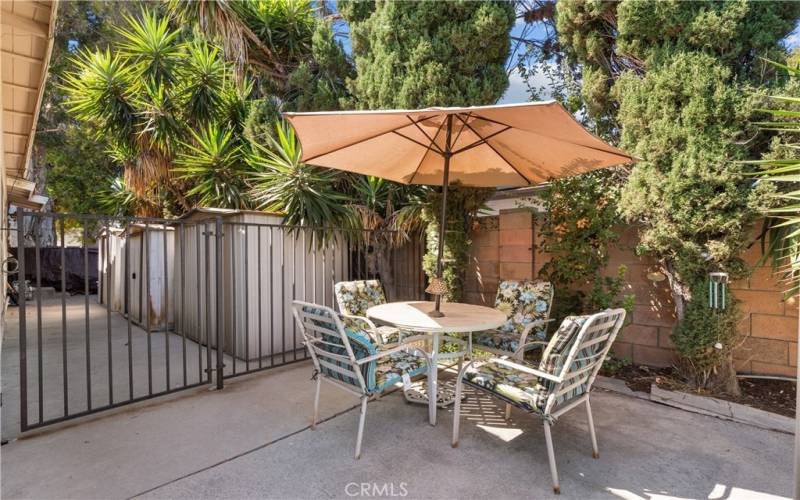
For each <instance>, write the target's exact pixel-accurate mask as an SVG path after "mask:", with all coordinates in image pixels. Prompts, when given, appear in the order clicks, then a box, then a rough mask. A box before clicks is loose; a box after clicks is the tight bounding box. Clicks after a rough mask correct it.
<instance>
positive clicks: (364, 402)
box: [356, 396, 369, 460]
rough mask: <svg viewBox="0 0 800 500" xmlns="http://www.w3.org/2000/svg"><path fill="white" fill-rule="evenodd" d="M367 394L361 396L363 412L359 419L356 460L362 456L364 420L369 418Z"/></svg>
mask: <svg viewBox="0 0 800 500" xmlns="http://www.w3.org/2000/svg"><path fill="white" fill-rule="evenodd" d="M367 401H369V398H368V397H367V396H361V414H360V417H359V420H358V435H357V436H356V460H358V459H359V458H361V439H362V438H363V437H364V420H366V418H367Z"/></svg>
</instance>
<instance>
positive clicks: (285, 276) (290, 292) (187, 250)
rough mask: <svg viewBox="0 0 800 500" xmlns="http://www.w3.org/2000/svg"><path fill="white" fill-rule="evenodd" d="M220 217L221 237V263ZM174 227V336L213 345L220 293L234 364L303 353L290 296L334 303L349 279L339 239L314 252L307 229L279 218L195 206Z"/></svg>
mask: <svg viewBox="0 0 800 500" xmlns="http://www.w3.org/2000/svg"><path fill="white" fill-rule="evenodd" d="M217 217H220V219H221V221H222V235H223V236H222V238H223V240H222V255H221V258H220V259H219V261H218V260H217V259H216V248H215V243H216V240H215V225H216V218H217ZM181 223H182V224H181ZM174 227H175V230H176V237H175V238H176V239H175V241H176V244H175V258H174V264H173V266H172V267H173V268H174V269H175V278H174V285H173V287H172V288H173V290H175V291H176V295H175V297H174V300H175V307H176V311H177V312H176V333H179V334H183V333H184V332H185V333H186V336H187V338H191V339H193V340H195V341H198V342H201V343H204V344H205V343H207V342H209V340H210V345H211V346H212V347H216V342H215V338H214V332H215V331H216V330H215V321H216V318H217V316H216V311H217V297H218V296H219V297H220V302H221V304H222V314H221V318H220V320H221V324H222V330H223V335H224V339H225V340H224V343H225V351H226V352H227V353H229V354H231V355H234V356H235V357H236V358H239V359H249V360H256V359H258V358H266V357H269V356H273V355H277V354H283V353H286V352H291V351H294V350H300V349H302V348H303V346H302V336H301V335H300V334H299V332H297V331H296V326H295V324H294V321H293V319H292V314H291V301H292V299H293V298H297V299H305V300H309V301H316V302H319V303H325V304H327V305H330V306H332V305H333V302H334V299H333V283H334V282H335V281H339V280H342V279H344V278H345V277H346V276H348V275H349V259H348V258H347V257H346V255H345V251H344V246H343V243H342V242H341V241H339V242H337V243H336V244H331V245H328V246H326V247H325V248H319V247H317V246H316V245H313V243H314V241H313V236H312V235H311V233H310V232H309V231H295V230H292V228H290V227H287V226H285V225H283V216H282V215H280V214H271V213H265V212H257V211H249V210H226V209H208V208H198V209H195V210H193V211H191V212H189V213H188V214H186V215H185V216H183V217H182V218H181V219H180V222H179V223H178V224H177V225H175V226H174ZM218 262H219V264H220V265H221V267H220V270H219V275H220V276H221V283H219V284H218V283H217V273H216V269H217V263H218ZM209 326H210V328H209ZM209 332H210V339H209ZM234 339H235V341H234Z"/></svg>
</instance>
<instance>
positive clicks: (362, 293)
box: [334, 280, 386, 316]
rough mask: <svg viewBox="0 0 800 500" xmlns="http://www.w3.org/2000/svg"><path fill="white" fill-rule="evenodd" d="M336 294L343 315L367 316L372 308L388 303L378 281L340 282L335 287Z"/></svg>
mask: <svg viewBox="0 0 800 500" xmlns="http://www.w3.org/2000/svg"><path fill="white" fill-rule="evenodd" d="M334 293H335V294H336V302H337V303H338V304H339V312H341V313H342V314H350V315H353V316H366V314H367V309H369V308H370V307H372V306H377V305H380V304H385V303H386V296H385V295H384V294H383V287H382V286H381V282H380V281H378V280H361V281H340V282H339V283H336V285H335V286H334Z"/></svg>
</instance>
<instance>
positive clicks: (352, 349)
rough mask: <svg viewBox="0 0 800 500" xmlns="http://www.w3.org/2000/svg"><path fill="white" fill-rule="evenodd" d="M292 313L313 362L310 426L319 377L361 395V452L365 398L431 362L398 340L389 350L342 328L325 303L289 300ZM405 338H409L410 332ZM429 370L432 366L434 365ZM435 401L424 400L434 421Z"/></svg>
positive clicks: (427, 367) (422, 371) (420, 371)
mask: <svg viewBox="0 0 800 500" xmlns="http://www.w3.org/2000/svg"><path fill="white" fill-rule="evenodd" d="M292 314H293V315H294V318H295V321H297V324H298V326H299V327H300V332H301V333H302V335H303V343H304V344H305V346H306V347H307V348H308V352H309V354H310V355H311V359H312V361H313V362H314V377H313V378H314V380H316V383H317V387H316V392H315V395H314V414H313V416H312V421H311V428H312V429H314V428H315V427H316V425H317V419H318V417H319V391H320V385H321V383H322V381H323V380H325V381H326V382H329V383H331V384H332V385H334V386H336V387H338V388H340V389H343V390H345V391H347V392H349V393H351V394H355V395H357V396H358V397H359V398H360V399H361V413H360V419H359V422H358V435H357V437H356V453H355V457H356V459H358V458H359V457H360V456H361V438H362V436H363V434H364V420H365V418H366V415H367V401H369V400H370V399H371V398H373V397H377V396H378V395H380V394H381V393H382V392H384V391H386V390H388V389H390V388H392V387H393V386H394V385H395V384H396V383H397V382H400V381H402V382H403V385H404V386H408V385H409V384H410V380H411V377H414V376H417V375H422V374H427V375H429V370H430V368H431V367H432V366H433V364H432V363H431V362H430V359H429V357H428V355H427V354H426V353H425V352H423V351H420V350H419V349H417V348H416V347H414V346H411V345H405V344H401V345H398V346H396V347H394V348H392V349H386V350H378V346H377V345H376V344H375V343H374V342H373V341H372V339H371V338H370V337H369V336H368V335H367V332H366V331H365V330H354V329H352V328H349V327H345V325H344V323H343V322H342V319H341V318H340V316H339V315H338V314H337V313H336V312H335V311H334V310H333V309H331V308H329V307H325V306H321V305H317V304H310V303H308V302H301V301H299V300H296V301H294V302H293V303H292ZM411 340H412V341H413V340H415V338H414V337H411ZM434 369H435V367H434ZM434 403H435V401H434V402H433V403H431V404H429V405H428V416H429V419H430V420H431V422H433V421H434V412H435V407H434V406H433V404H434Z"/></svg>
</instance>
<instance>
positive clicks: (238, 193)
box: [175, 124, 250, 208]
mask: <svg viewBox="0 0 800 500" xmlns="http://www.w3.org/2000/svg"><path fill="white" fill-rule="evenodd" d="M191 135H192V138H193V139H194V144H193V143H189V142H184V143H183V144H182V146H183V148H184V150H183V151H182V152H181V153H179V154H178V156H177V157H176V158H175V164H176V165H177V168H175V172H177V173H178V174H179V178H180V179H182V180H185V181H188V182H189V184H190V185H191V186H193V187H192V188H191V189H189V191H188V192H187V193H186V194H187V195H189V196H197V197H198V198H199V200H200V204H201V205H203V206H207V207H223V208H249V207H250V198H249V196H248V185H247V183H246V177H247V170H248V169H247V164H246V163H245V161H244V158H243V157H242V149H241V146H240V145H239V143H238V141H237V140H236V138H235V137H234V135H233V131H232V130H228V131H227V132H223V131H222V130H221V129H220V128H219V127H218V126H217V125H214V124H209V125H208V126H207V127H206V128H205V129H202V130H201V131H200V132H199V133H196V132H194V131H191Z"/></svg>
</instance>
